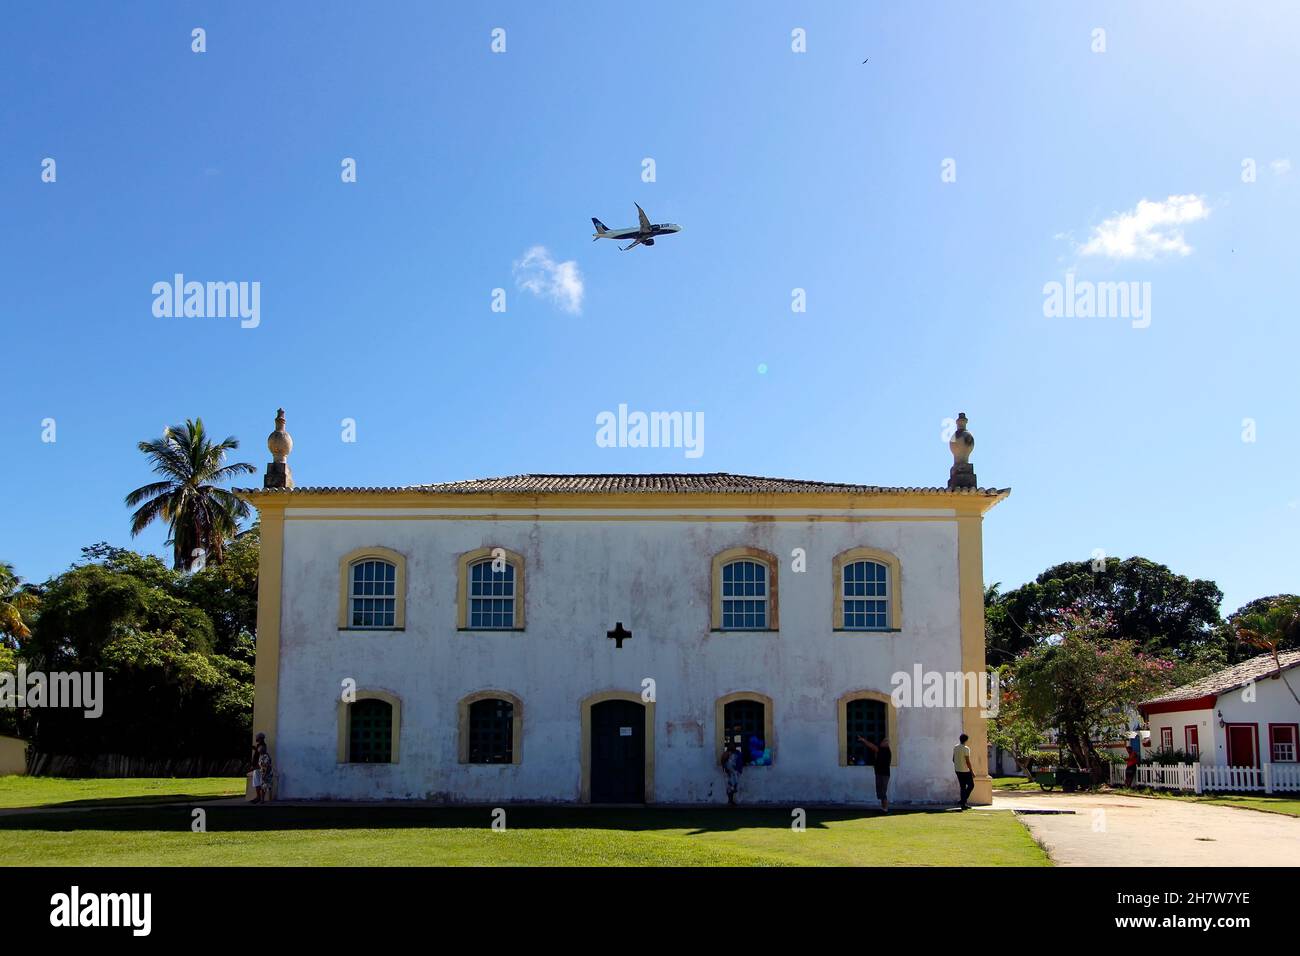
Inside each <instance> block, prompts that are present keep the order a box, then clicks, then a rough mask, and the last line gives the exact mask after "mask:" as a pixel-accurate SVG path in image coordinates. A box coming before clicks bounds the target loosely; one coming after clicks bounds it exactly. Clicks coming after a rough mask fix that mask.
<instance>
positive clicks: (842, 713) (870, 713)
mask: <svg viewBox="0 0 1300 956" xmlns="http://www.w3.org/2000/svg"><path fill="white" fill-rule="evenodd" d="M838 705H839V733H840V741H839V750H840V766H841V767H870V766H871V765H872V760H871V749H870V748H869V747H867V746H865V745H864V744H863V743H862V742H861V741H860V740H859V739H858V738H859V737H865V738H866V739H867V740H869V741H871V742H872V743H873V744H878V743H880V741H881V739H882V738H884V737H888V738H889V739H890V744H891V746H890V752H891V757H892V759H891V761H890V763H891V764H892V765H893V766H897V765H898V745H897V742H896V741H895V737H896V736H897V734H898V712H897V711H896V710H895V709H894V705H893V702H892V701H891V700H890V699H889V695H888V694H885V693H882V692H880V691H874V690H859V691H852V692H850V693H848V694H845V695H844V696H843V697H841V698H840V699H839V702H838Z"/></svg>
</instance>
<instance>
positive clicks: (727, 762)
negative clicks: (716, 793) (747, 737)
mask: <svg viewBox="0 0 1300 956" xmlns="http://www.w3.org/2000/svg"><path fill="white" fill-rule="evenodd" d="M744 766H745V760H744V758H743V757H742V756H741V754H740V745H739V744H728V745H727V750H726V752H725V753H723V755H722V769H723V770H725V771H726V772H727V803H729V804H731V805H732V806H735V805H736V794H737V793H739V792H740V772H741V770H743V769H744Z"/></svg>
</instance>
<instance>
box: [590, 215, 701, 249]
mask: <svg viewBox="0 0 1300 956" xmlns="http://www.w3.org/2000/svg"><path fill="white" fill-rule="evenodd" d="M633 205H634V206H636V211H637V213H638V215H640V217H641V224H640V225H639V226H636V227H634V228H632V229H610V228H609V226H607V225H605V224H604V223H603V222H601V221H600V220H599V219H597V218H595V217H594V216H593V217H592V219H591V224H592V225H593V226H595V227H596V234H595V235H593V236H592V237H591V241H592V242H595V241H596V240H597V239H631V240H633V242H632V243H631V245H627V246H620V247H619V251H620V252H627V251H628V250H629V249H635V248H636V247H637V246H653V245H654V244H655V236H668V235H672V234H673V233H674V232H681V231H682V227H681V226H678V225H676V224H674V223H671V222H651V221H650V220H649V219H648V218H646V214H645V210H644V209H642V208H641V204H640V203H633Z"/></svg>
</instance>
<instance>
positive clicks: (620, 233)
mask: <svg viewBox="0 0 1300 956" xmlns="http://www.w3.org/2000/svg"><path fill="white" fill-rule="evenodd" d="M681 231H682V227H681V226H678V225H674V224H673V223H671V222H657V223H654V224H652V225H651V226H650V229H649V230H648V231H642V230H640V229H637V228H636V227H632V228H630V229H610V230H607V231H605V232H596V233H592V238H594V239H638V238H639V239H641V240H642V241H644V240H646V239H653V238H654V237H655V236H669V235H672V234H673V233H674V232H681Z"/></svg>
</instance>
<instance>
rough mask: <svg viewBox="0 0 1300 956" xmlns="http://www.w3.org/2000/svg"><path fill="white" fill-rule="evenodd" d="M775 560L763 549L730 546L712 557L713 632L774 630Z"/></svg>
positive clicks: (775, 620)
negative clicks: (727, 549) (730, 547)
mask: <svg viewBox="0 0 1300 956" xmlns="http://www.w3.org/2000/svg"><path fill="white" fill-rule="evenodd" d="M776 568H777V563H776V559H775V558H774V557H773V556H772V555H771V554H769V553H767V552H766V551H759V550H757V549H755V548H732V549H731V550H729V551H724V552H722V553H721V554H719V555H716V556H715V557H714V559H713V613H712V621H711V627H712V629H713V630H715V631H775V630H777V587H776V585H777V576H776Z"/></svg>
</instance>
